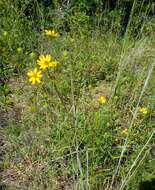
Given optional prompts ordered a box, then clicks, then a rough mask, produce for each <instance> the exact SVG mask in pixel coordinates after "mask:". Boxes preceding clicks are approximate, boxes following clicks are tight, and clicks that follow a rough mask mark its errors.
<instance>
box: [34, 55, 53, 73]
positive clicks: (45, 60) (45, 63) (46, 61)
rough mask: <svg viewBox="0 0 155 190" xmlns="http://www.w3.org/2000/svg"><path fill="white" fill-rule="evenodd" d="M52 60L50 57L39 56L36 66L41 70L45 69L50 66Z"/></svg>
mask: <svg viewBox="0 0 155 190" xmlns="http://www.w3.org/2000/svg"><path fill="white" fill-rule="evenodd" d="M52 61H53V59H52V57H51V55H40V56H39V59H38V60H37V63H38V65H39V66H40V68H41V69H43V70H44V69H46V68H48V67H50V66H51V63H52Z"/></svg>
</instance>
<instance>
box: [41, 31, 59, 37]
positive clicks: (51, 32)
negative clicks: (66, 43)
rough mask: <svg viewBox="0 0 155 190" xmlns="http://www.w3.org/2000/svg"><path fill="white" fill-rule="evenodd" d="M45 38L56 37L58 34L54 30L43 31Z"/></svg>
mask: <svg viewBox="0 0 155 190" xmlns="http://www.w3.org/2000/svg"><path fill="white" fill-rule="evenodd" d="M44 31H45V34H46V36H50V37H58V36H59V35H60V34H59V33H58V32H55V31H54V30H44Z"/></svg>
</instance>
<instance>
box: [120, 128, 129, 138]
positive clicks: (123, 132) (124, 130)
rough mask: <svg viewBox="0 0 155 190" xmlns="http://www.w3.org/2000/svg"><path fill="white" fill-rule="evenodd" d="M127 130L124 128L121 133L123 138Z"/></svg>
mask: <svg viewBox="0 0 155 190" xmlns="http://www.w3.org/2000/svg"><path fill="white" fill-rule="evenodd" d="M128 133H129V132H128V129H127V128H125V129H123V130H122V131H121V134H122V135H125V136H127V135H128Z"/></svg>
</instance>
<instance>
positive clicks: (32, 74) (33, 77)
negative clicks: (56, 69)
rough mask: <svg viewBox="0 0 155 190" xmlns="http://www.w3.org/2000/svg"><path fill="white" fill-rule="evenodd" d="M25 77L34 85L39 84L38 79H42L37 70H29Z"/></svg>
mask: <svg viewBox="0 0 155 190" xmlns="http://www.w3.org/2000/svg"><path fill="white" fill-rule="evenodd" d="M27 76H28V77H29V81H30V82H31V83H32V84H36V83H40V79H41V77H42V74H41V71H38V69H37V68H35V69H34V70H29V71H28V72H27Z"/></svg>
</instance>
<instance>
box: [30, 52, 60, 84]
mask: <svg viewBox="0 0 155 190" xmlns="http://www.w3.org/2000/svg"><path fill="white" fill-rule="evenodd" d="M37 64H38V65H39V67H40V70H38V69H37V67H36V68H35V69H34V70H29V71H28V72H27V76H28V77H29V81H30V82H31V83H32V84H36V83H40V81H41V77H42V74H41V73H42V72H41V69H42V70H45V69H47V68H49V67H51V68H53V69H55V68H57V67H58V66H59V62H58V61H55V60H54V59H53V58H52V56H51V55H48V54H47V55H40V56H39V58H38V60H37Z"/></svg>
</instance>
